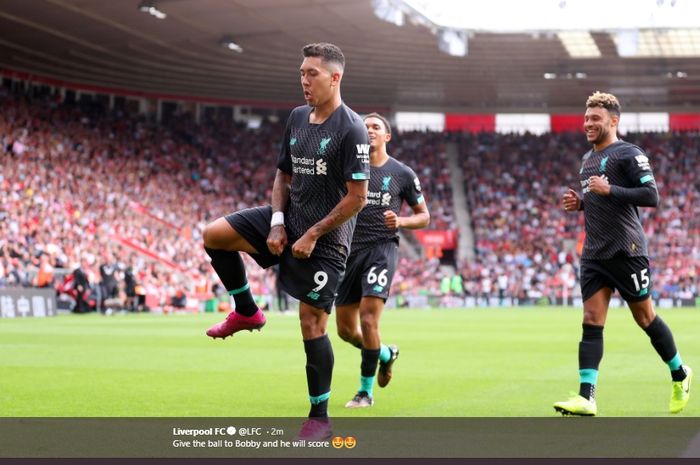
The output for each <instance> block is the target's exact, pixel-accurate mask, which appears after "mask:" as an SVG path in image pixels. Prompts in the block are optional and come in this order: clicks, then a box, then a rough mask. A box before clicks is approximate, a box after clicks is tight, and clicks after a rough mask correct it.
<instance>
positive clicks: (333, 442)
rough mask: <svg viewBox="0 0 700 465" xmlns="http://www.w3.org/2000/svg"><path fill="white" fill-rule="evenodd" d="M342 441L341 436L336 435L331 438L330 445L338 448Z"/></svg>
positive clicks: (341, 445)
mask: <svg viewBox="0 0 700 465" xmlns="http://www.w3.org/2000/svg"><path fill="white" fill-rule="evenodd" d="M344 443H345V442H344V441H343V438H342V437H341V436H336V437H334V438H333V439H331V445H332V446H333V447H335V448H336V449H340V448H341V447H343V444H344Z"/></svg>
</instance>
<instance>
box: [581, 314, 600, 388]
mask: <svg viewBox="0 0 700 465" xmlns="http://www.w3.org/2000/svg"><path fill="white" fill-rule="evenodd" d="M602 358H603V326H596V325H589V324H586V323H584V324H583V336H582V338H581V342H579V345H578V368H579V373H582V372H585V371H588V370H595V373H594V377H595V379H593V380H592V381H593V382H588V381H585V380H584V379H582V382H581V384H580V386H579V395H580V396H583V397H585V398H586V399H591V398H594V397H595V384H596V381H597V377H598V366H599V365H600V361H601V360H602ZM591 372H592V371H591Z"/></svg>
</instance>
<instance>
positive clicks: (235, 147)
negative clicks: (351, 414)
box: [0, 88, 700, 309]
mask: <svg viewBox="0 0 700 465" xmlns="http://www.w3.org/2000/svg"><path fill="white" fill-rule="evenodd" d="M0 105H2V108H3V111H2V112H1V113H0V160H1V163H0V287H1V286H13V285H24V286H30V285H32V286H41V287H45V286H56V287H61V286H62V285H63V281H64V275H66V276H70V277H71V278H72V279H74V280H75V279H76V273H74V270H77V269H81V270H83V271H84V274H85V276H86V278H87V280H88V281H89V285H90V288H91V289H93V291H94V299H93V300H95V301H96V306H97V307H98V309H99V308H100V306H101V304H103V303H104V302H106V301H108V300H109V299H118V300H121V301H122V302H127V303H128V304H129V305H130V306H133V307H134V308H135V307H136V303H135V302H138V299H137V297H139V296H140V297H142V300H141V308H143V307H144V306H151V307H161V308H162V307H165V308H168V307H170V306H174V307H182V306H187V303H186V299H183V296H204V295H207V294H211V293H212V292H213V291H214V290H217V285H216V284H217V282H218V280H217V278H216V275H215V274H214V273H213V270H212V269H211V267H210V266H209V265H208V262H207V259H206V256H205V254H204V250H203V248H202V246H201V244H202V241H201V234H202V230H203V228H204V225H205V224H206V223H207V222H208V221H210V220H212V219H214V218H216V217H218V216H221V215H224V214H227V213H229V212H232V211H235V210H239V209H242V208H246V207H248V206H254V205H258V204H261V203H265V202H268V201H269V198H270V189H271V187H272V182H271V181H272V179H273V176H274V169H275V161H276V156H277V153H278V152H279V145H278V144H279V141H280V140H281V134H282V130H283V128H282V126H281V125H280V124H279V123H271V122H265V123H264V124H262V125H261V126H260V128H258V129H247V128H246V127H244V126H241V125H239V124H236V123H234V122H233V121H232V120H231V118H230V117H229V118H224V117H216V116H215V117H213V118H210V119H208V120H207V121H206V123H204V124H196V123H195V122H194V120H193V118H192V117H191V116H190V115H187V114H185V115H175V116H172V117H171V118H169V120H168V121H167V123H160V124H158V123H155V122H153V121H151V120H149V119H146V118H145V117H143V116H140V115H132V114H129V113H127V112H125V111H111V112H110V111H106V110H105V109H104V108H103V107H101V106H99V105H76V104H63V103H60V102H59V101H58V100H57V99H56V98H54V97H51V96H43V97H34V98H31V99H30V98H28V97H26V96H25V95H22V94H18V93H14V92H11V91H9V90H8V89H7V88H0ZM452 140H457V141H458V143H459V144H460V147H461V160H462V167H463V169H464V173H465V188H466V194H467V199H468V204H469V208H470V213H471V215H472V222H473V224H472V226H473V231H474V235H475V238H476V256H477V259H476V260H475V261H473V262H470V263H463V264H457V272H458V275H459V281H460V284H457V285H454V286H449V287H448V288H446V287H445V286H444V285H441V281H442V280H444V279H445V277H446V276H445V275H444V274H443V272H442V271H441V270H442V269H444V267H440V263H439V261H437V260H420V259H419V260H411V259H409V258H407V257H402V258H401V265H400V267H399V270H398V272H397V276H396V279H395V284H394V290H395V293H398V294H402V295H405V296H410V295H417V294H423V295H425V294H437V295H440V294H459V295H470V296H500V297H503V296H510V297H517V298H522V299H526V298H527V299H537V298H541V297H562V296H563V295H564V296H566V295H575V294H576V293H577V292H578V284H577V278H576V275H577V269H578V254H577V248H578V247H580V241H581V231H582V229H583V225H582V221H583V218H582V216H581V215H564V214H563V212H562V211H561V209H560V208H559V199H560V196H561V194H562V192H563V189H564V188H565V187H567V186H572V187H576V185H577V183H578V180H577V167H578V165H579V160H580V156H581V154H582V153H583V152H584V151H585V150H586V149H587V147H586V146H585V141H584V140H583V138H582V137H579V135H576V134H574V135H556V134H547V135H543V136H531V135H524V136H521V135H495V134H479V135H468V134H464V135H459V136H456V137H453V139H452ZM629 140H630V141H632V142H636V143H638V144H639V145H640V146H642V147H644V148H645V149H646V150H647V152H648V153H649V154H650V156H651V157H652V160H653V163H654V165H653V166H654V168H655V173H656V178H657V182H658V185H659V189H660V191H661V199H662V205H661V206H660V208H659V209H658V210H656V211H649V210H644V211H643V213H642V214H643V215H644V217H645V223H644V224H645V227H646V229H647V233H648V234H649V237H650V241H651V244H650V251H651V253H652V254H653V256H652V257H651V258H652V260H653V263H654V264H655V266H656V269H655V270H654V274H653V276H654V277H655V278H656V283H655V292H657V295H658V296H660V297H679V296H691V297H692V296H695V295H697V288H696V286H697V272H698V265H699V264H700V235H699V234H698V232H700V231H699V229H700V226H699V225H700V203H698V201H697V200H698V192H699V191H700V186H699V184H698V183H699V179H698V175H697V173H696V171H695V170H694V169H693V166H694V163H695V161H696V160H697V159H698V143H697V135H668V134H641V135H637V136H633V137H631V138H629ZM447 141H448V138H446V137H445V136H444V135H443V134H439V133H421V132H410V133H403V134H398V135H396V137H395V139H394V141H393V142H392V143H391V144H390V153H392V154H393V155H395V156H396V157H397V158H398V159H399V160H402V161H404V162H406V163H407V164H408V165H409V166H411V167H412V168H413V169H414V170H415V172H416V173H417V175H418V177H419V178H420V179H421V180H422V181H423V187H424V191H425V193H426V198H427V199H428V202H429V208H430V211H431V216H432V222H431V226H430V227H431V228H435V229H455V228H456V227H457V225H456V223H455V219H454V214H453V212H454V206H453V203H452V202H453V201H452V186H451V182H450V171H449V169H448V163H447V158H446V150H445V146H446V143H447ZM246 259H248V258H247V257H246ZM248 270H249V273H250V276H249V279H250V283H251V287H252V289H253V293H254V294H255V295H258V296H262V298H261V302H260V304H261V305H263V306H265V305H270V304H271V303H272V297H271V296H272V295H273V293H274V292H275V276H274V273H273V272H272V271H267V272H265V271H262V270H259V268H258V267H255V266H251V267H248ZM68 281H70V279H69V280H68ZM115 282H117V283H118V286H116V287H115V284H114V283H115ZM218 291H220V288H218Z"/></svg>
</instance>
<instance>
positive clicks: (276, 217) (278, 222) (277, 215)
mask: <svg viewBox="0 0 700 465" xmlns="http://www.w3.org/2000/svg"><path fill="white" fill-rule="evenodd" d="M275 226H284V212H274V213H273V214H272V220H271V221H270V227H271V228H274V227H275Z"/></svg>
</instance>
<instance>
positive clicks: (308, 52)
mask: <svg viewBox="0 0 700 465" xmlns="http://www.w3.org/2000/svg"><path fill="white" fill-rule="evenodd" d="M301 51H302V54H303V55H304V57H305V58H306V57H321V58H322V59H323V61H324V62H326V63H336V64H338V65H340V69H345V55H343V52H342V50H340V47H338V46H337V45H333V44H329V43H328V42H319V43H317V44H308V45H305V46H304V48H303V49H301Z"/></svg>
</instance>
